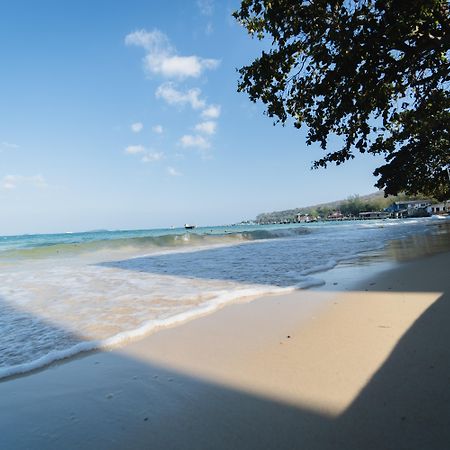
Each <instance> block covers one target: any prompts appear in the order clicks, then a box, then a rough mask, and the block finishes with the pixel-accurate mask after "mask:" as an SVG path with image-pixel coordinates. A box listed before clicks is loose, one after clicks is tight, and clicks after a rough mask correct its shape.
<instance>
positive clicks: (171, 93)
mask: <svg viewBox="0 0 450 450" xmlns="http://www.w3.org/2000/svg"><path fill="white" fill-rule="evenodd" d="M201 93H202V91H201V90H200V89H198V88H193V89H189V90H188V91H185V92H182V91H179V90H178V89H176V88H175V85H174V83H171V82H167V83H163V84H161V86H159V87H158V89H156V93H155V95H156V98H162V99H163V100H165V101H166V102H167V103H168V104H169V105H181V106H182V105H185V104H189V105H191V107H192V108H193V109H201V108H204V107H205V101H204V100H203V99H201V98H200V95H201Z"/></svg>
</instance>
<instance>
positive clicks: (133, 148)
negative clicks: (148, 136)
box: [125, 145, 145, 155]
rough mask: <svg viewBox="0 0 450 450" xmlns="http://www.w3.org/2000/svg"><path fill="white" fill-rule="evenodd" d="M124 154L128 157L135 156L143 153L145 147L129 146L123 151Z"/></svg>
mask: <svg viewBox="0 0 450 450" xmlns="http://www.w3.org/2000/svg"><path fill="white" fill-rule="evenodd" d="M125 153H128V154H129V155H137V154H138V153H145V147H144V146H143V145H129V146H128V147H127V148H126V149H125Z"/></svg>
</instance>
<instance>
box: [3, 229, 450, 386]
mask: <svg viewBox="0 0 450 450" xmlns="http://www.w3.org/2000/svg"><path fill="white" fill-rule="evenodd" d="M429 226H433V227H436V226H438V227H439V228H442V226H444V227H446V228H448V229H450V221H449V222H446V223H444V224H438V223H432V224H429ZM444 234H445V235H446V237H447V241H444V244H449V245H448V247H449V248H450V232H449V231H448V230H447V231H446V233H444ZM411 239H412V242H411ZM439 243H440V239H439V236H436V234H432V235H415V236H413V237H412V238H411V236H408V237H407V238H404V239H396V240H394V241H392V242H388V243H386V244H385V245H383V246H382V247H379V248H375V249H372V250H368V251H364V252H361V253H358V254H354V255H351V256H350V257H348V258H347V257H343V258H342V259H340V260H338V261H336V263H335V265H334V266H332V267H328V268H327V267H324V268H321V269H318V270H313V271H311V272H307V273H306V274H305V276H306V277H307V278H311V280H309V281H304V282H303V283H302V284H303V285H304V286H301V287H295V286H292V287H289V288H275V290H274V291H272V292H270V290H268V291H266V292H262V293H259V294H258V293H251V294H248V295H242V293H241V292H239V293H237V294H239V295H236V298H233V299H231V300H230V299H225V300H221V299H218V301H217V300H215V301H212V302H207V303H205V304H203V305H202V307H201V308H200V310H197V309H195V310H190V311H186V312H184V313H181V314H178V315H175V316H172V317H169V318H167V319H165V320H162V322H164V323H161V324H159V323H154V322H153V321H152V322H148V323H143V324H142V325H141V326H140V327H139V328H137V329H135V330H129V331H124V332H121V333H119V334H118V335H113V336H111V337H109V338H107V339H105V340H104V341H101V342H99V341H80V342H79V343H78V344H76V345H75V346H74V347H70V348H68V349H65V350H62V351H59V350H58V351H56V353H60V354H61V355H56V356H55V355H45V356H43V357H41V358H39V359H37V360H34V361H31V362H29V363H23V364H20V365H18V366H11V367H8V368H6V369H4V370H5V371H6V372H8V371H11V372H12V373H11V374H8V375H3V376H0V383H4V382H8V381H9V380H13V379H16V378H21V377H27V376H32V375H33V374H36V373H39V372H42V371H45V370H47V369H48V368H51V367H52V366H57V365H61V364H66V363H70V361H72V360H74V359H79V358H83V357H85V356H89V355H91V354H95V353H98V352H110V351H119V352H120V350H121V349H122V348H124V347H127V346H129V345H132V344H133V343H135V342H138V341H140V340H142V339H146V338H148V337H149V336H152V335H153V334H155V333H159V332H161V331H164V330H166V329H172V328H174V327H178V326H183V325H184V324H186V323H188V322H190V321H192V320H198V319H201V318H203V317H206V316H208V315H210V314H215V313H217V312H218V311H220V310H222V309H223V308H227V307H230V306H232V305H239V304H245V303H249V302H254V301H258V300H260V299H261V298H265V297H272V296H280V295H281V296H285V295H294V294H295V293H296V292H299V291H300V292H303V291H310V290H312V291H323V290H327V289H328V288H329V287H330V285H332V289H333V290H342V287H341V286H339V283H338V282H333V281H332V280H333V279H335V278H336V277H337V278H338V279H342V278H345V279H346V280H347V283H350V285H356V284H357V283H358V277H359V278H360V277H361V276H364V275H361V273H360V271H361V269H362V267H364V268H368V269H369V270H370V271H371V276H375V274H376V273H378V272H379V271H381V270H389V268H393V267H394V266H395V264H396V263H398V262H399V261H408V260H415V259H418V258H422V257H425V256H427V255H434V254H436V253H439V252H440V251H441V250H440V249H439ZM136 258H140V256H137V257H136ZM347 272H348V273H347ZM276 290H280V292H276ZM283 291H284V292H283ZM316 302H317V303H319V302H320V300H319V299H318V300H316ZM124 336H125V337H124ZM126 336H129V337H126ZM52 353H53V352H52ZM49 356H52V359H50V360H49ZM47 360H49V361H48V362H46V361H47ZM22 366H23V368H22ZM29 367H32V368H29ZM1 372H2V369H0V373H1Z"/></svg>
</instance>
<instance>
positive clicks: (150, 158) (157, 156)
mask: <svg viewBox="0 0 450 450" xmlns="http://www.w3.org/2000/svg"><path fill="white" fill-rule="evenodd" d="M162 159H164V153H163V152H153V151H148V152H146V153H145V155H144V156H143V157H142V159H141V161H142V162H144V163H149V162H155V161H161V160H162Z"/></svg>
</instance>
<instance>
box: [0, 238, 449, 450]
mask: <svg viewBox="0 0 450 450" xmlns="http://www.w3.org/2000/svg"><path fill="white" fill-rule="evenodd" d="M405 248H407V249H409V248H410V247H408V246H406V247H404V248H403V250H402V246H400V248H397V249H395V246H393V247H391V248H390V249H389V250H388V252H387V253H386V252H381V253H380V254H379V255H378V256H376V255H375V256H373V255H372V256H371V257H368V258H365V259H364V258H362V259H361V260H360V261H359V262H358V263H345V264H341V265H339V266H338V267H337V268H335V269H333V270H331V271H329V272H327V273H325V274H321V276H322V275H323V277H324V278H325V280H326V284H325V286H323V287H322V288H319V289H311V290H305V291H297V292H294V293H292V294H288V295H283V296H270V297H265V298H261V299H258V300H255V301H252V302H249V303H243V304H235V305H231V306H228V307H226V308H223V309H222V310H220V311H217V312H215V313H214V314H211V315H209V316H205V317H202V318H199V319H196V320H193V321H190V322H188V323H185V324H183V325H180V326H177V327H174V328H170V329H165V330H161V331H159V332H157V333H155V334H153V335H151V336H148V337H147V338H145V339H143V340H141V341H138V342H134V343H131V344H129V345H128V346H126V347H123V348H121V349H116V350H113V351H109V352H98V353H93V354H90V355H86V356H84V357H80V358H77V359H73V360H71V361H68V362H64V363H60V364H54V365H52V366H51V367H49V368H47V369H45V370H42V371H39V372H36V373H33V374H31V375H28V376H24V377H18V378H15V379H10V380H6V381H4V382H1V383H0V405H1V408H0V448H2V449H25V448H31V449H61V448H64V449H75V448H88V449H125V448H127V449H134V448H138V449H149V448H151V449H308V450H310V449H355V450H356V449H358V450H359V449H377V450H378V449H396V450H398V449H421V450H422V449H448V448H449V442H450V407H449V405H450V345H449V342H450V297H449V290H450V276H449V272H450V253H449V252H443V253H438V254H433V253H435V251H436V248H434V249H431V250H430V248H429V247H427V248H428V250H427V251H424V252H422V253H420V252H419V254H415V255H411V254H408V252H405V251H404V250H405ZM421 248H422V249H423V248H424V247H423V245H422V247H421ZM408 251H409V250H408ZM389 252H394V256H395V257H394V258H393V257H392V256H393V255H392V254H390V253H389ZM387 255H388V256H390V257H388V256H387ZM417 258H418V259H417ZM395 259H400V260H401V261H400V262H398V261H395ZM405 259H406V261H404V260H405Z"/></svg>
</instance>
